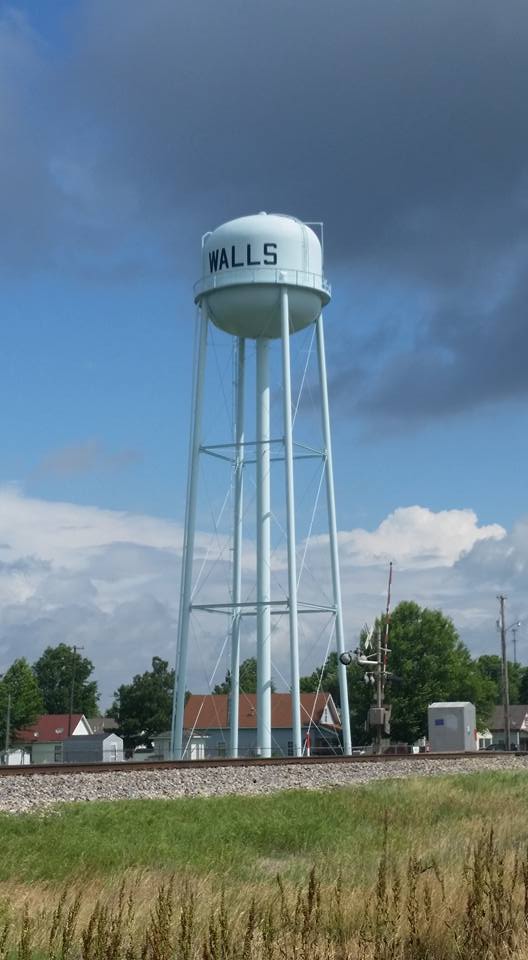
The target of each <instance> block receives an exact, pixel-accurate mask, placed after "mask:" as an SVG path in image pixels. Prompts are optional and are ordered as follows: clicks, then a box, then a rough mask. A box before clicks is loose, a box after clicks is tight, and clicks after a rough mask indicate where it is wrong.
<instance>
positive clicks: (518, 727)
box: [479, 703, 528, 750]
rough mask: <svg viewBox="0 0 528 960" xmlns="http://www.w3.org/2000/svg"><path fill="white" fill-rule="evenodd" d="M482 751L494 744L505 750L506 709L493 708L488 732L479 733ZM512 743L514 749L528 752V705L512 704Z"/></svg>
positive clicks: (501, 707)
mask: <svg viewBox="0 0 528 960" xmlns="http://www.w3.org/2000/svg"><path fill="white" fill-rule="evenodd" d="M481 742H482V746H481V747H480V748H481V749H483V748H485V747H487V746H489V745H490V744H492V745H493V746H497V747H500V746H502V747H503V748H504V747H505V744H506V738H505V736H504V707H503V706H502V704H501V705H500V706H497V707H494V708H493V713H492V716H491V720H490V722H489V725H488V730H486V731H482V733H479V746H480V743H481ZM510 742H511V745H512V747H513V748H514V749H517V750H528V704H526V703H512V704H511V705H510Z"/></svg>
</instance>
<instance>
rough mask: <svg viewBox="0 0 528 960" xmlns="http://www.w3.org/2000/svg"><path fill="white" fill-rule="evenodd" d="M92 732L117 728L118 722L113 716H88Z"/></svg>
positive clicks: (110, 730) (109, 730)
mask: <svg viewBox="0 0 528 960" xmlns="http://www.w3.org/2000/svg"><path fill="white" fill-rule="evenodd" d="M88 723H89V725H90V728H91V730H92V733H104V732H108V733H110V732H112V731H114V730H117V728H118V726H119V724H118V722H117V720H114V718H113V717H88Z"/></svg>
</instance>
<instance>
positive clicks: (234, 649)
mask: <svg viewBox="0 0 528 960" xmlns="http://www.w3.org/2000/svg"><path fill="white" fill-rule="evenodd" d="M245 348H246V341H245V340H244V339H243V338H242V337H239V339H238V341H237V365H236V382H235V391H236V394H235V442H236V448H235V450H236V453H235V458H236V459H235V478H234V480H235V490H234V516H233V619H232V623H231V692H230V709H229V756H230V757H238V704H239V695H240V681H239V670H240V608H239V607H237V606H236V604H238V603H240V600H241V592H242V517H243V482H244V480H243V477H244V374H245V353H246V349H245Z"/></svg>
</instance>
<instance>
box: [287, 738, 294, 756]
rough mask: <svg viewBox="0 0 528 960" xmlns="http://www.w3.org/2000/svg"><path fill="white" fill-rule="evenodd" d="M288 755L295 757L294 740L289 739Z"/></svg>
mask: <svg viewBox="0 0 528 960" xmlns="http://www.w3.org/2000/svg"><path fill="white" fill-rule="evenodd" d="M288 756H289V757H293V740H288Z"/></svg>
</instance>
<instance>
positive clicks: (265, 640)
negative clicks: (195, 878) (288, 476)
mask: <svg viewBox="0 0 528 960" xmlns="http://www.w3.org/2000/svg"><path fill="white" fill-rule="evenodd" d="M256 344H257V454H256V460H257V465H256V476H257V753H258V755H259V756H261V757H270V756H271V610H270V599H271V596H270V592H271V503H270V497H271V493H270V443H269V441H270V390H269V340H267V339H265V338H264V337H259V338H258V339H257V341H256Z"/></svg>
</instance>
